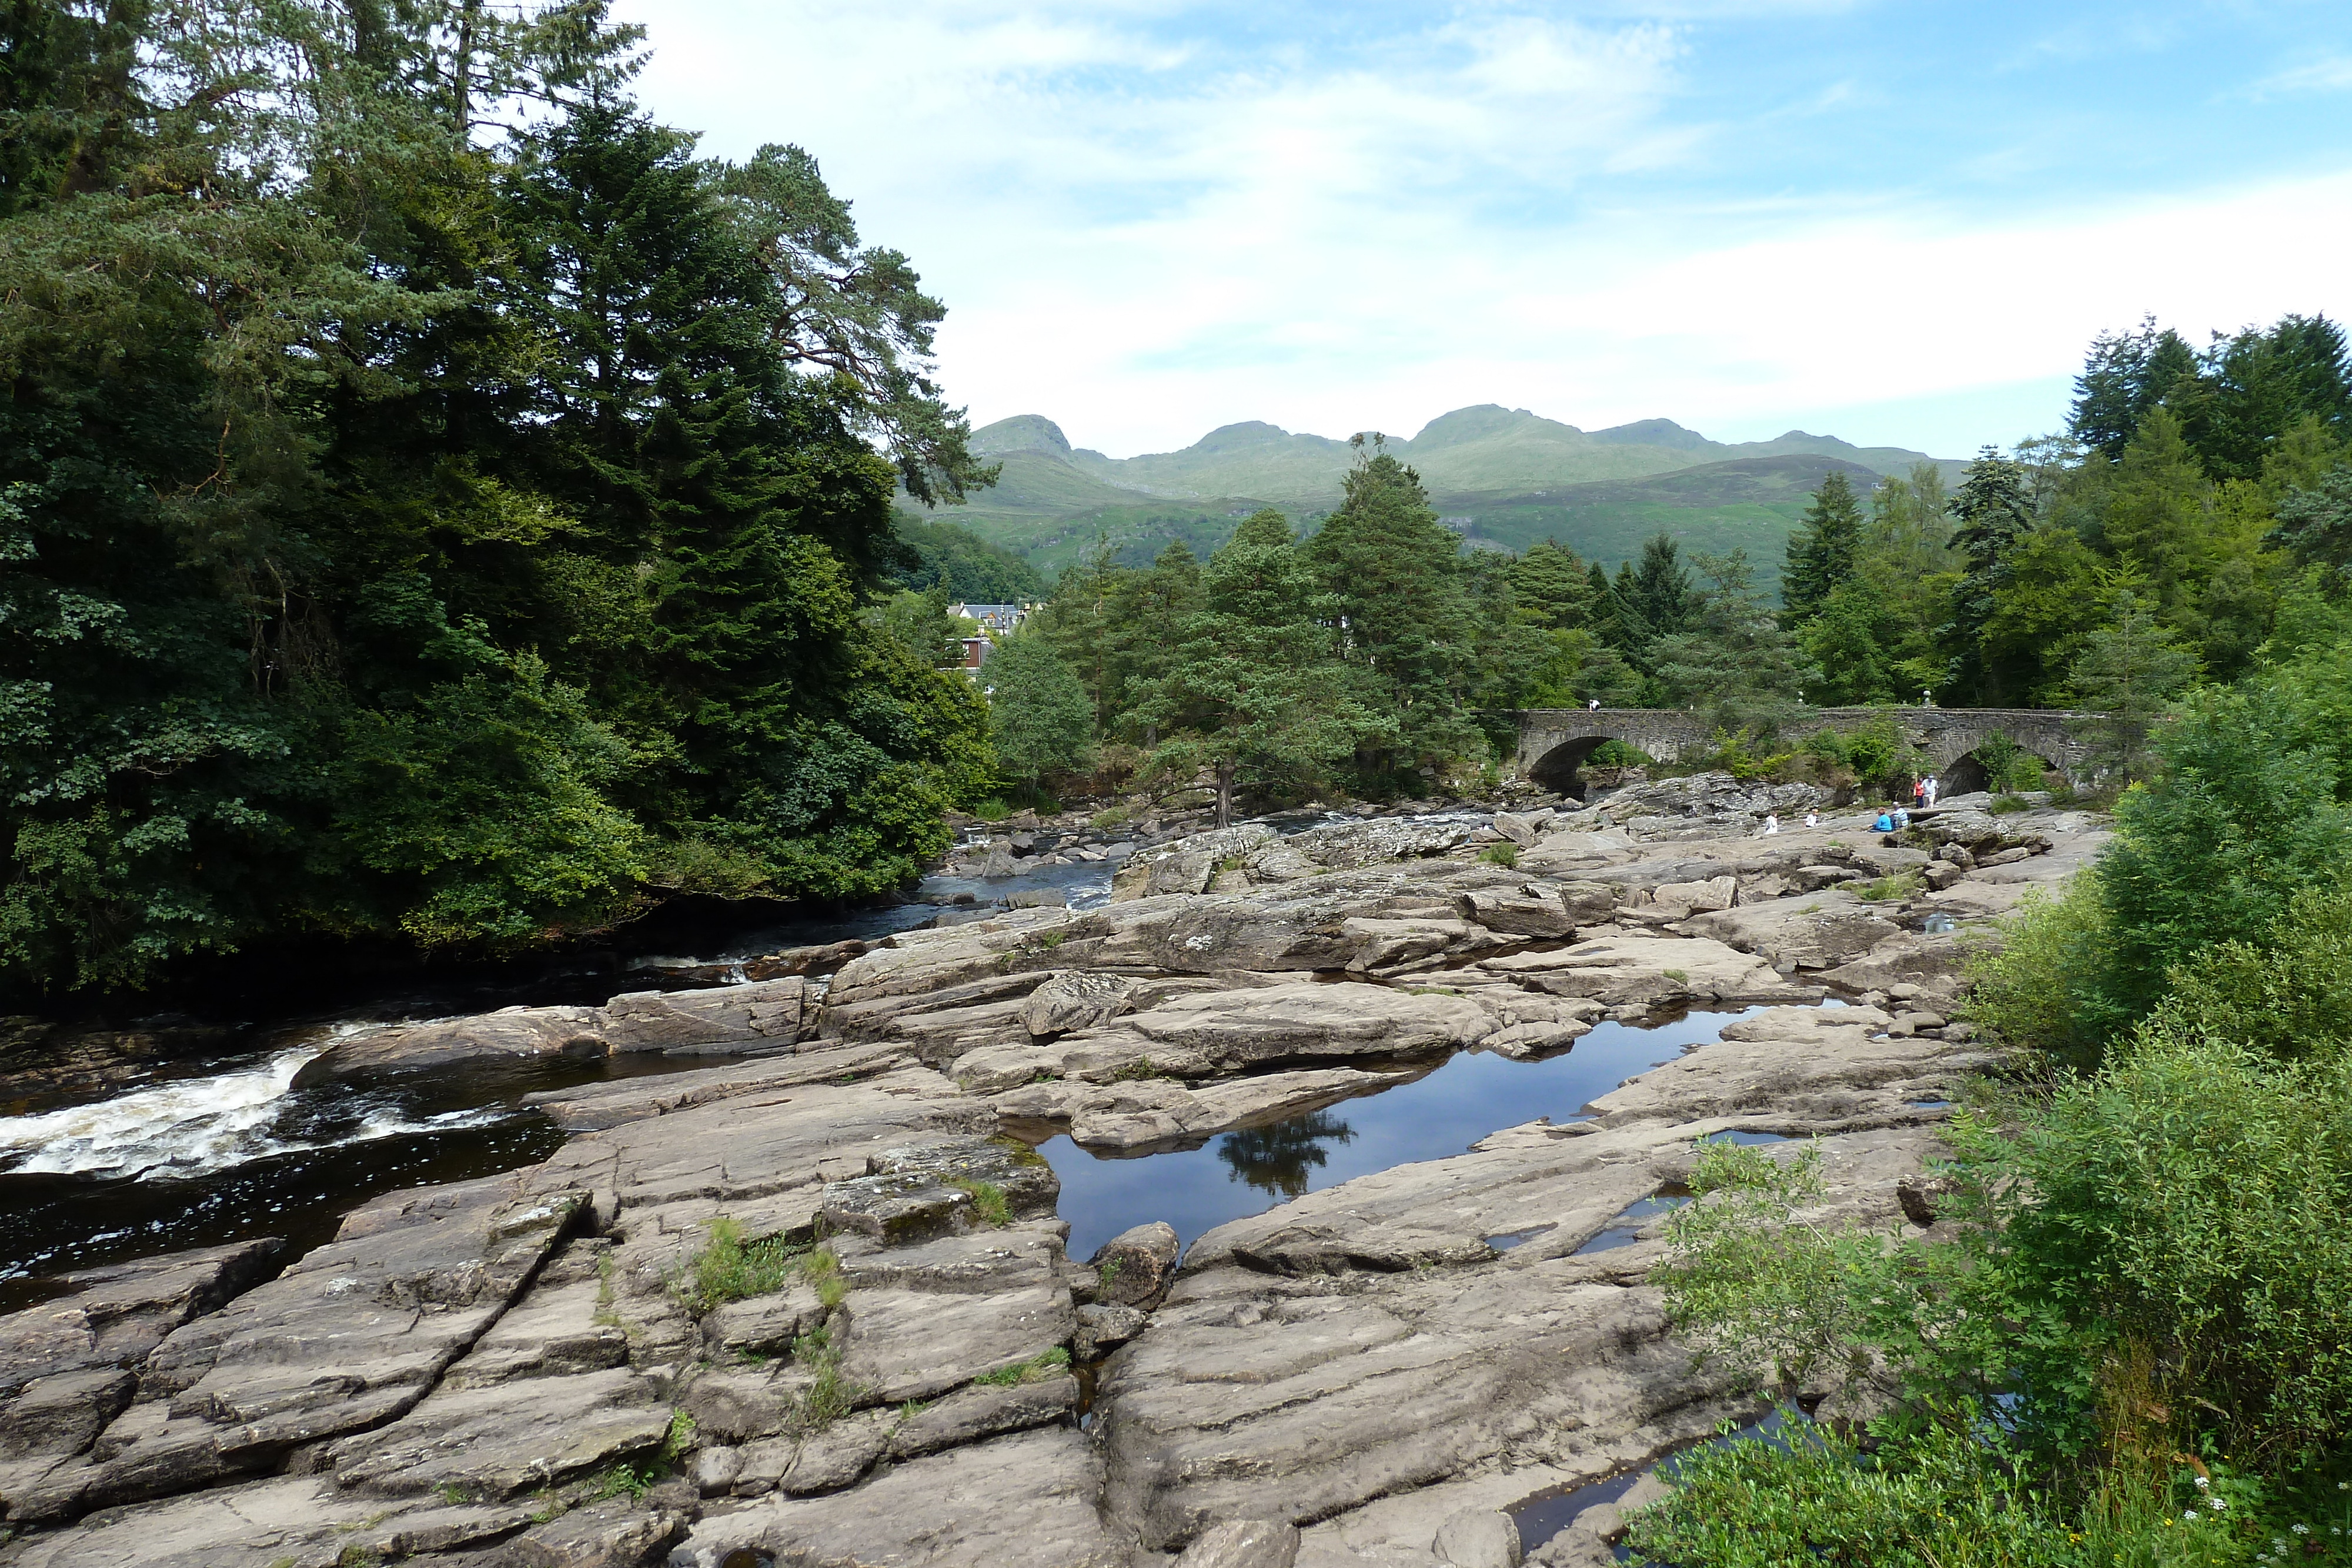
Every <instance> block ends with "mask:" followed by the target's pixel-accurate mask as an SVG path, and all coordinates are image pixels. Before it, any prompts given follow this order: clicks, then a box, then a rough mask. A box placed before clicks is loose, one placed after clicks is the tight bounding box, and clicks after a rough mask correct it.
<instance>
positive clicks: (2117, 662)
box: [2071, 592, 2197, 782]
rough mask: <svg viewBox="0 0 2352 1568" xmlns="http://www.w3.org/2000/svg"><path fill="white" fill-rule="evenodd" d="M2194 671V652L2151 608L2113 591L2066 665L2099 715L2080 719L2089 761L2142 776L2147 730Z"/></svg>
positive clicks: (2124, 778) (2108, 771)
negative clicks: (2107, 607) (2097, 626)
mask: <svg viewBox="0 0 2352 1568" xmlns="http://www.w3.org/2000/svg"><path fill="white" fill-rule="evenodd" d="M2196 673H2197V659H2196V655H2194V654H2193V653H2189V652H2188V651H2187V650H2186V649H2184V648H2182V647H2180V646H2179V643H2178V640H2177V639H2176V638H2175V637H2174V636H2173V634H2172V632H2170V631H2168V629H2167V628H2166V627H2165V626H2163V625H2162V624H2161V623H2160V622H2158V619H2157V617H2156V614H2155V612H2154V611H2152V610H2151V609H2150V608H2149V607H2148V606H2147V604H2146V603H2145V602H2143V601H2141V600H2140V598H2139V597H2138V596H2137V594H2134V593H2130V592H2124V593H2121V594H2118V595H2117V596H2116V604H2115V618H2114V620H2113V621H2112V622H2109V623H2108V624H2107V625H2106V626H2105V628H2103V629H2101V630H2100V631H2097V632H2093V633H2091V635H2090V637H2089V639H2088V641H2087V642H2086V643H2084V648H2083V651H2082V653H2080V654H2078V655H2076V657H2075V659H2074V667H2073V670H2072V671H2071V674H2072V677H2073V680H2074V690H2075V693H2076V695H2077V696H2078V697H2079V698H2080V700H2081V702H2082V703H2083V705H2084V706H2085V707H2089V708H2093V709H2095V710H2096V711H2097V712H2098V713H2099V715H2100V716H2099V717H2098V718H2097V719H2095V720H2087V721H2084V724H2083V725H2082V728H2083V729H2084V732H2085V738H2086V739H2088V740H2089V741H2090V742H2091V746H2092V755H2091V758H2090V760H2091V763H2092V766H2093V767H2094V768H2096V769H2097V770H2098V771H2100V772H2101V773H2103V774H2105V775H2106V776H2107V777H2109V778H2111V779H2115V780H2116V781H2117V782H2129V781H2132V780H2135V779H2145V778H2147V776H2148V773H2149V771H2150V769H2151V768H2152V767H2153V764H2154V758H2153V757H2152V756H2151V755H2150V753H2149V751H2148V747H2147V737H2148V731H2149V729H2150V728H2151V727H2153V725H2154V724H2155V722H2156V719H2157V717H2158V716H2159V715H2160V714H2162V713H2163V712H2164V711H2165V708H2166V706H2167V703H2168V699H2169V698H2171V697H2172V696H2173V695H2176V694H2177V693H2178V692H2179V690H2180V688H2181V687H2182V686H2184V685H2188V684H2189V679H2190V678H2191V677H2192V676H2194V675H2195V674H2196Z"/></svg>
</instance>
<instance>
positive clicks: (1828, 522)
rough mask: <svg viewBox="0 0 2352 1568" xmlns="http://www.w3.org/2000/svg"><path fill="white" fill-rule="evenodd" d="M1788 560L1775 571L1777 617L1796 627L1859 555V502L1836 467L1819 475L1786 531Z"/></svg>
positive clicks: (1810, 615)
mask: <svg viewBox="0 0 2352 1568" xmlns="http://www.w3.org/2000/svg"><path fill="white" fill-rule="evenodd" d="M1788 549H1789V556H1788V565H1787V567H1786V568H1785V569H1784V570H1782V571H1781V573H1780V602H1781V604H1782V605H1783V606H1784V607H1785V609H1784V613H1783V616H1782V619H1783V622H1785V623H1786V624H1788V625H1790V626H1798V625H1801V624H1803V623H1804V622H1807V621H1810V620H1811V619H1812V618H1813V616H1814V615H1816V614H1818V613H1819V612H1820V611H1821V607H1822V601H1825V600H1827V599H1828V598H1829V596H1830V595H1831V594H1832V593H1833V592H1835V591H1837V590H1838V588H1839V586H1840V585H1842V584H1843V583H1844V581H1845V580H1847V579H1848V578H1850V577H1852V576H1853V573H1854V568H1855V566H1856V564H1857V562H1858V561H1859V559H1860V558H1861V554H1862V507H1861V505H1860V503H1858V502H1857V501H1856V500H1855V499H1854V494H1853V481H1851V480H1849V479H1848V478H1847V477H1846V476H1845V475H1844V473H1843V471H1842V470H1838V469H1832V470H1831V471H1830V472H1829V473H1827V474H1825V475H1823V476H1822V484H1821V488H1820V489H1818V490H1815V491H1814V492H1813V498H1812V502H1811V505H1809V506H1808V507H1806V508H1805V515H1804V517H1802V518H1801V520H1800V521H1799V522H1798V525H1797V529H1796V531H1795V532H1793V533H1791V534H1790V536H1789V547H1788Z"/></svg>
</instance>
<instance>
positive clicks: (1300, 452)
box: [934, 403, 1965, 581]
mask: <svg viewBox="0 0 2352 1568" xmlns="http://www.w3.org/2000/svg"><path fill="white" fill-rule="evenodd" d="M972 446H973V448H974V450H975V451H978V452H980V453H982V454H984V455H987V456H989V457H991V458H992V459H994V460H996V461H998V462H1001V463H1002V464H1003V474H1002V476H1000V478H999V479H998V482H997V484H996V485H995V486H994V487H993V488H992V489H988V490H982V491H977V492H975V493H974V494H973V495H972V497H971V502H970V504H968V505H967V506H964V507H954V508H947V509H943V510H941V511H940V512H939V513H937V514H934V515H935V516H937V517H940V518H941V519H942V520H951V521H954V522H956V523H959V524H961V526H963V527H965V528H971V530H972V531H973V532H975V533H978V534H980V535H982V537H983V538H988V539H990V540H992V541H993V542H995V543H997V544H1000V545H1002V546H1003V547H1004V548H1006V549H1012V550H1014V551H1017V552H1019V553H1020V554H1022V555H1024V556H1025V557H1026V558H1027V559H1030V560H1031V561H1033V562H1034V563H1035V564H1036V565H1037V566H1038V567H1040V568H1042V569H1044V570H1046V571H1048V572H1049V573H1050V572H1052V571H1056V570H1060V569H1061V568H1062V567H1065V566H1066V565H1068V564H1069V563H1070V562H1071V561H1073V560H1075V559H1077V558H1078V557H1079V556H1080V555H1081V554H1082V553H1083V552H1084V551H1086V550H1087V549H1091V548H1092V547H1093V545H1094V543H1095V541H1096V540H1097V538H1102V539H1105V540H1108V542H1109V544H1110V545H1111V547H1112V549H1113V551H1114V552H1115V553H1116V554H1117V555H1118V558H1119V559H1123V560H1143V559H1150V557H1151V556H1153V555H1155V554H1157V553H1158V552H1159V550H1160V548H1161V547H1162V546H1164V545H1165V544H1166V543H1167V542H1168V541H1169V540H1170V539H1173V538H1181V539H1183V540H1184V541H1185V542H1186V543H1187V544H1188V545H1190V546H1191V547H1192V549H1193V550H1194V551H1195V552H1196V553H1198V554H1202V555H1205V554H1206V553H1207V552H1208V551H1209V550H1211V549H1214V548H1215V547H1216V546H1217V545H1218V544H1220V543H1222V542H1223V540H1224V539H1225V538H1226V537H1227V536H1228V535H1230V534H1231V533H1232V532H1233V528H1234V523H1235V521H1236V520H1238V519H1239V518H1241V517H1246V516H1248V515H1249V513H1250V512H1252V511H1254V510H1255V509H1256V508H1257V507H1261V506H1268V505H1271V506H1276V507H1280V508H1281V509H1282V510H1284V511H1286V512H1287V513H1289V514H1290V516H1291V517H1293V518H1294V519H1295V520H1297V522H1298V523H1299V524H1300V525H1301V526H1302V527H1306V528H1312V527H1313V526H1314V525H1315V524H1316V523H1317V522H1318V521H1319V520H1320V518H1321V517H1322V516H1323V514H1325V513H1326V512H1328V511H1329V510H1330V508H1331V507H1334V506H1336V505H1337V504H1338V502H1339V484H1340V479H1341V477H1342V476H1344V475H1345V474H1346V473H1347V471H1348V466H1349V464H1350V463H1352V462H1353V461H1354V459H1355V453H1354V449H1353V448H1351V447H1350V446H1349V444H1348V443H1346V442H1344V441H1335V440H1332V439H1330V438H1329V437H1327V436H1320V435H1307V434H1293V433H1291V432H1289V431H1286V430H1283V429H1281V428H1280V427H1279V426H1276V425H1272V424H1265V423H1256V422H1250V423H1240V424H1228V425H1223V426H1221V427H1220V428H1218V429H1216V430H1213V431H1211V432H1210V433H1209V434H1207V435H1204V436H1202V438H1201V439H1200V440H1199V441H1197V442H1195V443H1193V444H1192V445H1190V446H1188V447H1185V448H1184V449H1183V450H1181V451H1180V452H1163V453H1151V454H1147V455H1142V456H1137V457H1126V458H1115V457H1106V456H1105V455H1102V454H1101V453H1099V452H1090V451H1087V450H1086V449H1084V448H1073V447H1072V446H1071V445H1070V444H1069V441H1068V439H1067V438H1066V436H1065V435H1064V434H1062V430H1061V428H1060V426H1058V425H1056V424H1055V423H1054V422H1053V421H1051V420H1049V419H1046V418H1045V417H1043V416H1042V415H1038V414H1022V415H1019V416H1017V417H1015V418H1013V419H1005V420H999V421H998V422H997V423H994V424H991V425H987V426H984V427H982V429H981V430H979V431H976V432H974V433H973V438H972ZM1389 450H1390V451H1391V452H1393V453H1395V454H1396V455H1398V456H1399V457H1401V458H1402V459H1403V460H1404V461H1406V462H1408V463H1411V464H1412V465H1413V466H1414V467H1415V468H1417V469H1419V470H1420V472H1421V475H1422V477H1423V480H1424V481H1425V482H1426V483H1427V484H1428V486H1429V488H1430V493H1431V496H1432V497H1433V500H1434V501H1435V502H1436V504H1437V507H1438V510H1439V511H1440V513H1441V514H1443V515H1444V517H1445V519H1446V521H1447V524H1448V525H1449V526H1450V527H1452V528H1455V529H1456V530H1457V531H1459V532H1461V533H1462V534H1463V535H1464V537H1465V539H1466V540H1467V541H1468V542H1469V543H1470V544H1471V545H1472V546H1474V547H1485V548H1488V549H1509V550H1514V551H1516V550H1522V549H1526V548H1527V547H1528V545H1530V544H1533V543H1535V542H1536V541H1537V540H1538V539H1542V538H1557V539H1558V540H1559V541H1560V542H1561V543H1562V544H1566V545H1569V546H1570V547H1572V548H1574V549H1576V550H1577V551H1578V552H1579V553H1580V554H1582V555H1584V556H1586V557H1587V558H1589V559H1599V560H1601V562H1603V563H1604V564H1606V565H1608V566H1611V567H1612V568H1613V567H1614V566H1615V564H1616V563H1617V562H1618V561H1620V560H1622V559H1627V558H1628V557H1631V556H1633V555H1636V554H1638V553H1639V552H1640V549H1641V546H1642V541H1643V539H1644V538H1648V537H1649V536H1650V535H1652V534H1654V533H1656V532H1658V531H1660V530H1661V529H1663V530H1664V531H1665V532H1666V533H1669V534H1671V535H1673V536H1675V538H1677V539H1680V540H1681V541H1683V543H1684V545H1685V549H1704V550H1712V551H1717V552H1721V551H1725V550H1728V549H1732V548H1734V547H1735V546H1738V547H1745V548H1746V549H1747V550H1748V554H1749V556H1750V557H1751V558H1753V559H1755V560H1756V562H1757V565H1758V567H1759V576H1760V577H1762V578H1764V579H1765V580H1767V581H1769V580H1772V578H1773V577H1775V576H1776V575H1777V572H1778V569H1779V565H1780V555H1781V547H1782V544H1783V542H1784V541H1785V539H1786V538H1787V537H1788V533H1789V530H1790V528H1792V527H1793V526H1794V525H1795V523H1796V520H1797V518H1798V517H1799V516H1800V515H1801V513H1802V512H1803V510H1804V507H1805V502H1806V499H1807V497H1808V495H1809V494H1810V493H1811V491H1812V490H1813V489H1814V488H1815V487H1816V486H1819V485H1820V484H1821V481H1822V476H1823V475H1824V474H1826V473H1828V472H1830V471H1832V470H1833V469H1834V470H1841V471H1843V472H1845V473H1847V474H1848V475H1849V476H1851V477H1852V478H1853V481H1854V484H1855V487H1856V488H1857V489H1862V490H1867V489H1868V487H1869V486H1871V485H1872V484H1874V483H1875V482H1876V481H1877V479H1878V477H1879V476H1882V475H1887V474H1895V473H1900V472H1903V471H1905V470H1906V469H1908V468H1909V467H1910V466H1911V465H1914V464H1916V463H1922V462H1927V461H1930V459H1928V457H1927V455H1926V454H1925V453H1919V452H1910V451H1906V450H1904V449H1902V448H1899V447H1858V446H1854V445H1853V444H1849V443H1847V442H1843V441H1840V440H1838V439H1837V438H1836V437H1835V436H1829V435H1811V434H1806V433H1805V432H1803V431H1793V430H1792V431H1790V432H1789V433H1787V434H1784V435H1781V436H1779V437H1776V438H1775V439H1773V440H1771V441H1751V442H1740V443H1725V442H1717V441H1709V440H1708V439H1706V437H1705V436H1703V435H1701V434H1698V433H1697V432H1696V431H1692V430H1686V429H1685V428H1684V427H1683V426H1681V425H1679V424H1676V423H1674V422H1673V421H1672V420H1665V419H1651V420H1643V421H1641V422H1639V423H1633V424H1624V425H1617V426H1614V427H1612V428H1611V429H1608V430H1599V431H1583V430H1579V429H1578V428H1577V427H1576V426H1574V425H1571V424H1562V423H1559V422H1558V421H1555V420H1549V419H1545V418H1542V417H1540V416H1539V415H1537V414H1533V413H1528V411H1527V410H1525V409H1506V408H1502V407H1500V406H1498V405H1496V404H1493V403H1486V404H1481V405H1479V406H1477V407H1474V408H1464V409H1456V410H1454V412H1453V413H1447V414H1444V415H1441V416H1440V417H1438V418H1436V419H1433V420H1432V421H1431V422H1430V423H1428V424H1427V425H1425V426H1423V428H1422V430H1421V432H1420V433H1419V434H1416V435H1414V436H1413V437H1412V439H1411V440H1409V441H1396V440H1391V442H1390V443H1389ZM1938 466H1939V467H1940V468H1942V469H1943V471H1944V474H1945V477H1946V480H1947V482H1948V483H1950V482H1956V481H1957V479H1958V476H1959V472H1960V470H1961V469H1962V468H1963V467H1964V466H1965V465H1963V464H1961V463H1959V462H1958V461H1954V460H1950V459H1946V460H1941V461H1940V462H1938Z"/></svg>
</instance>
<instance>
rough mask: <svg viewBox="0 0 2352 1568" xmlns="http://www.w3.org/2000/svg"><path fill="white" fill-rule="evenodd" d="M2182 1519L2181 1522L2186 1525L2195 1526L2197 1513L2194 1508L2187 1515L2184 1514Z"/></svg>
mask: <svg viewBox="0 0 2352 1568" xmlns="http://www.w3.org/2000/svg"><path fill="white" fill-rule="evenodd" d="M2180 1518H2181V1521H2182V1522H2183V1523H2185V1524H2194V1523H2196V1522H2197V1511H2196V1510H2195V1509H2193V1508H2192V1509H2190V1510H2189V1511H2188V1512H2187V1513H2184V1514H2182V1515H2181V1516H2180Z"/></svg>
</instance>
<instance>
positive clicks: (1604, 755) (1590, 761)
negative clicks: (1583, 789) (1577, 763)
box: [1584, 739, 1657, 768]
mask: <svg viewBox="0 0 2352 1568" xmlns="http://www.w3.org/2000/svg"><path fill="white" fill-rule="evenodd" d="M1656 761H1657V758H1654V757H1652V756H1651V755H1650V754H1649V753H1648V752H1646V751H1643V750H1642V749H1640V748H1639V747H1633V746H1628V745H1626V744H1625V742H1623V741H1622V740H1613V739H1612V740H1604V741H1602V742H1601V744H1600V745H1599V746H1596V747H1593V748H1592V755H1591V756H1590V757H1588V758H1585V759H1584V766H1586V767H1587V768H1647V767H1650V766H1651V765H1652V764H1654V762H1656Z"/></svg>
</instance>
